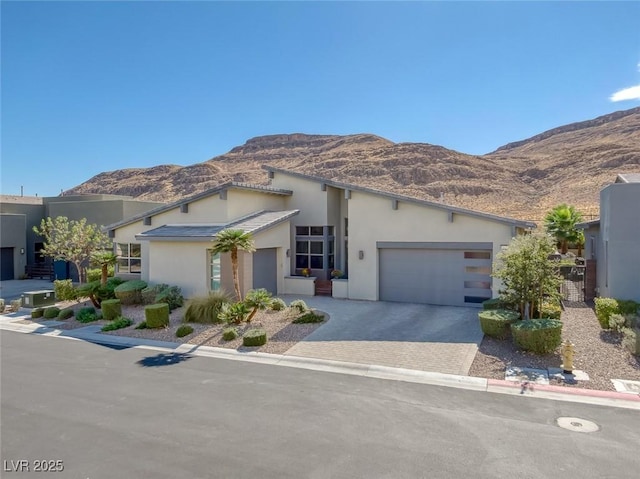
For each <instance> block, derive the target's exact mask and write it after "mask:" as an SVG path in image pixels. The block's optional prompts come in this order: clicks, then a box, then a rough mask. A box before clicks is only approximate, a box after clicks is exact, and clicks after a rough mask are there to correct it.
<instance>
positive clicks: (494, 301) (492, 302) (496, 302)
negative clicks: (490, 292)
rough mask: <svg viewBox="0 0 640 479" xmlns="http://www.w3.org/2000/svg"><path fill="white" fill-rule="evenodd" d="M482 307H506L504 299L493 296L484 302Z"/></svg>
mask: <svg viewBox="0 0 640 479" xmlns="http://www.w3.org/2000/svg"><path fill="white" fill-rule="evenodd" d="M482 309H485V310H489V309H504V308H503V301H502V300H501V299H500V298H491V299H487V300H486V301H483V302H482Z"/></svg>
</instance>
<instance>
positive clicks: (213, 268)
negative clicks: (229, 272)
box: [209, 253, 222, 291]
mask: <svg viewBox="0 0 640 479" xmlns="http://www.w3.org/2000/svg"><path fill="white" fill-rule="evenodd" d="M209 280H210V284H209V288H210V289H211V291H218V290H220V288H221V286H222V283H221V279H220V254H219V253H216V254H209Z"/></svg>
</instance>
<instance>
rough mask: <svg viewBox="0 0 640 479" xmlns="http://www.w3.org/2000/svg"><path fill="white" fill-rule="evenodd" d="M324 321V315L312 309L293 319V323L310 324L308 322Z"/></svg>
mask: <svg viewBox="0 0 640 479" xmlns="http://www.w3.org/2000/svg"><path fill="white" fill-rule="evenodd" d="M323 321H324V316H323V315H321V314H317V313H315V312H313V311H307V312H306V313H304V314H303V315H302V316H299V317H297V318H296V319H294V320H293V321H291V322H292V323H293V324H310V323H321V322H323Z"/></svg>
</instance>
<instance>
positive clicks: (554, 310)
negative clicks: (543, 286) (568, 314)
mask: <svg viewBox="0 0 640 479" xmlns="http://www.w3.org/2000/svg"><path fill="white" fill-rule="evenodd" d="M540 317H541V318H550V319H560V318H561V317H562V306H560V303H558V302H555V301H554V302H547V301H545V302H544V303H542V306H541V307H540Z"/></svg>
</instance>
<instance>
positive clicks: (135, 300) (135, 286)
mask: <svg viewBox="0 0 640 479" xmlns="http://www.w3.org/2000/svg"><path fill="white" fill-rule="evenodd" d="M146 287H147V283H146V281H142V280H141V279H133V280H131V281H127V282H125V283H122V284H120V285H118V286H116V287H115V289H114V290H113V293H114V294H115V296H116V298H118V299H119V300H120V301H122V304H142V290H143V289H145V288H146Z"/></svg>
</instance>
